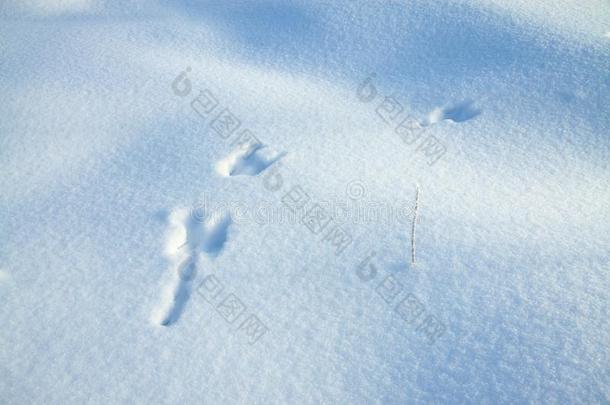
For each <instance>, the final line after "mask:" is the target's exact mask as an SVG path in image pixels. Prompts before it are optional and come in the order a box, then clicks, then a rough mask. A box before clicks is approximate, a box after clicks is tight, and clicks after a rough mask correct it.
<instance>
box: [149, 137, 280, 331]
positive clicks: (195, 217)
mask: <svg viewBox="0 0 610 405" xmlns="http://www.w3.org/2000/svg"><path fill="white" fill-rule="evenodd" d="M283 156H284V154H278V153H274V152H273V151H271V150H270V148H265V147H263V146H261V145H243V146H240V147H239V148H237V149H236V150H235V151H234V152H232V153H230V154H229V155H228V156H227V157H226V158H224V159H222V160H221V161H220V162H218V164H217V165H216V170H217V171H218V172H219V173H220V174H221V175H224V176H238V175H248V176H255V175H257V174H259V173H260V172H262V171H263V170H265V169H266V168H268V167H269V166H271V165H272V164H273V163H275V162H276V161H277V160H279V159H281V158H282V157H283ZM200 214H202V213H201V212H197V213H196V212H195V211H193V210H187V209H178V210H175V211H174V212H172V213H171V214H170V215H169V218H168V232H167V240H166V246H165V256H166V257H167V258H168V259H169V262H170V271H171V279H170V280H169V281H168V282H167V283H166V284H165V286H164V287H163V292H162V295H161V303H160V305H159V307H158V308H157V309H156V310H155V311H154V312H153V315H152V321H153V322H154V323H156V324H159V325H163V326H169V325H171V324H173V323H175V322H176V321H177V320H178V319H179V318H180V315H181V314H182V312H183V311H184V308H185V306H186V303H187V302H188V300H189V298H190V296H191V293H192V289H193V281H194V280H195V278H196V276H197V266H198V263H199V262H200V261H203V260H205V259H213V258H214V257H216V256H218V255H219V254H220V252H221V251H222V249H223V247H224V245H225V243H226V241H227V237H228V232H229V227H230V225H231V222H232V221H231V215H230V214H229V213H228V212H221V213H213V214H212V215H209V216H208V217H207V218H206V217H205V216H206V215H207V214H208V213H203V214H205V215H200Z"/></svg>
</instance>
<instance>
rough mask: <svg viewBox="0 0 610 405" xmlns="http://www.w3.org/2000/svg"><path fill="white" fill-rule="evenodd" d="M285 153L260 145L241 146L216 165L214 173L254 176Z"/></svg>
mask: <svg viewBox="0 0 610 405" xmlns="http://www.w3.org/2000/svg"><path fill="white" fill-rule="evenodd" d="M284 155H285V153H277V152H274V151H273V150H271V148H269V147H266V146H263V145H261V144H243V145H241V146H240V147H238V148H237V149H236V150H234V151H233V152H231V153H230V154H229V155H228V156H227V157H226V158H224V159H222V160H221V161H220V162H218V164H217V165H216V171H217V172H218V173H220V174H221V175H223V176H227V177H228V176H239V175H246V176H256V175H257V174H259V173H260V172H262V171H263V170H265V169H266V168H268V167H269V166H271V165H272V164H273V163H275V162H277V161H278V160H280V159H281V158H282V157H283V156H284Z"/></svg>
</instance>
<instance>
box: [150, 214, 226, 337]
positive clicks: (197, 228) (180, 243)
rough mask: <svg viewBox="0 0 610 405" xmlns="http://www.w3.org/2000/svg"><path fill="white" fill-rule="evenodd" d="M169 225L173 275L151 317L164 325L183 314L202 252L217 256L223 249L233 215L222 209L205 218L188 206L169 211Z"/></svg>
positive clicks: (174, 320)
mask: <svg viewBox="0 0 610 405" xmlns="http://www.w3.org/2000/svg"><path fill="white" fill-rule="evenodd" d="M169 225H170V226H169V231H168V235H167V242H166V247H165V255H166V256H167V257H168V259H169V261H170V270H171V272H172V278H171V280H170V281H169V282H168V283H167V284H166V285H165V287H164V289H163V293H162V296H161V304H160V306H159V308H158V309H157V310H156V311H155V312H154V313H153V317H152V318H153V321H154V322H155V323H158V324H160V325H163V326H169V325H171V324H173V323H174V322H176V321H177V320H178V319H179V318H180V315H181V314H182V312H183V311H184V307H185V306H186V303H187V302H188V300H189V298H190V296H191V290H192V282H193V280H194V279H195V276H196V275H197V262H198V261H199V257H200V255H203V254H205V255H207V256H210V257H216V256H217V255H218V254H219V253H220V252H221V250H222V248H223V246H224V244H225V242H226V241H227V233H228V228H229V226H230V225H231V217H230V215H229V214H226V213H223V214H216V215H212V216H211V217H210V218H208V219H207V220H205V221H202V220H200V218H199V217H197V216H195V215H190V214H189V212H188V211H187V210H178V211H175V212H173V213H172V215H170V217H169Z"/></svg>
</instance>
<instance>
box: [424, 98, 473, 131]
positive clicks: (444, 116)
mask: <svg viewBox="0 0 610 405" xmlns="http://www.w3.org/2000/svg"><path fill="white" fill-rule="evenodd" d="M479 114H481V110H480V109H477V108H476V107H474V102H473V101H471V100H464V101H462V102H461V103H458V104H455V105H452V106H450V107H444V108H440V107H439V108H435V109H434V110H432V112H431V113H430V114H428V117H427V118H426V119H425V120H424V122H423V123H422V126H424V127H427V126H430V125H433V124H436V123H439V122H441V121H443V120H450V121H453V122H464V121H468V120H470V119H473V118H474V117H476V116H477V115H479Z"/></svg>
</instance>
